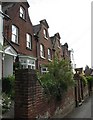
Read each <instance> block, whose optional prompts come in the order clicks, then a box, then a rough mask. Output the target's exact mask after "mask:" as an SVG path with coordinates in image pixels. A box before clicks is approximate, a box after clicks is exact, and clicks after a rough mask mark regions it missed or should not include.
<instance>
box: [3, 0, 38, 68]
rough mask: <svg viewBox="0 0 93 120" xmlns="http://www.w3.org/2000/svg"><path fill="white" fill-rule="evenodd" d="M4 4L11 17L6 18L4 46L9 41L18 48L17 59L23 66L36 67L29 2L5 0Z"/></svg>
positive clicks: (5, 10)
mask: <svg viewBox="0 0 93 120" xmlns="http://www.w3.org/2000/svg"><path fill="white" fill-rule="evenodd" d="M2 5H3V12H4V13H6V14H7V15H8V16H9V17H10V20H8V21H6V20H4V40H5V43H4V46H5V47H7V42H9V43H10V44H11V46H13V48H15V49H16V51H17V57H16V60H15V61H19V62H20V66H21V68H30V69H36V41H35V39H34V33H33V27H32V22H31V20H30V17H29V13H28V8H29V4H28V2H14V3H12V2H4V3H3V4H2ZM6 41H7V42H6ZM10 51H11V49H10ZM6 59H7V58H6Z"/></svg>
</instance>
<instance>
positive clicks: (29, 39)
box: [26, 34, 31, 49]
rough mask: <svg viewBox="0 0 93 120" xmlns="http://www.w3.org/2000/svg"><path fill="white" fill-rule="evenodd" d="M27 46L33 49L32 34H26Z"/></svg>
mask: <svg viewBox="0 0 93 120" xmlns="http://www.w3.org/2000/svg"><path fill="white" fill-rule="evenodd" d="M26 40H27V41H26V42H27V47H28V48H30V49H31V35H29V34H26Z"/></svg>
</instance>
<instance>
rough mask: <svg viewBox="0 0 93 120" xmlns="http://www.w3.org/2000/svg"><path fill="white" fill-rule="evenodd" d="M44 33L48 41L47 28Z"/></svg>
mask: <svg viewBox="0 0 93 120" xmlns="http://www.w3.org/2000/svg"><path fill="white" fill-rule="evenodd" d="M43 33H44V38H46V39H48V32H47V30H46V29H45V28H44V30H43Z"/></svg>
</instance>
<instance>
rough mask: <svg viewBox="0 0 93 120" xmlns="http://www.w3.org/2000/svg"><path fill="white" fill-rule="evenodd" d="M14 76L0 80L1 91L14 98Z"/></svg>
mask: <svg viewBox="0 0 93 120" xmlns="http://www.w3.org/2000/svg"><path fill="white" fill-rule="evenodd" d="M14 80H15V77H14V76H8V77H6V78H3V80H2V92H4V93H5V94H7V95H8V96H9V97H11V98H14Z"/></svg>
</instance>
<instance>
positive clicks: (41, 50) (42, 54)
mask: <svg viewBox="0 0 93 120" xmlns="http://www.w3.org/2000/svg"><path fill="white" fill-rule="evenodd" d="M44 55H45V54H44V46H43V45H40V56H41V57H44Z"/></svg>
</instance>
